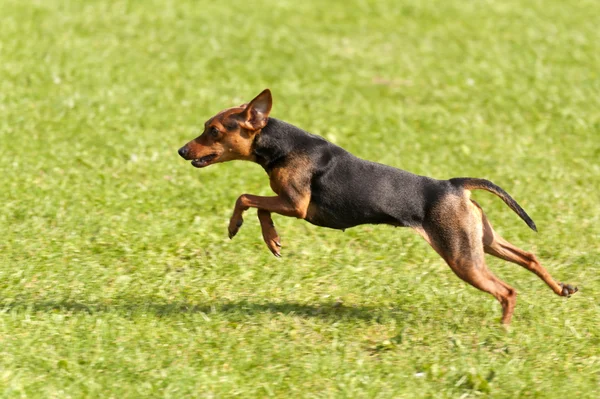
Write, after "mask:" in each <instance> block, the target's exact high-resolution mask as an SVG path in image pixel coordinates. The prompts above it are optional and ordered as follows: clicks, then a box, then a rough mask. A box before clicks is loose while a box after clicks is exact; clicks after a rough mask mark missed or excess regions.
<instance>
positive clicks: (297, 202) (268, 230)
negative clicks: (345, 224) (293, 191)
mask: <svg viewBox="0 0 600 399" xmlns="http://www.w3.org/2000/svg"><path fill="white" fill-rule="evenodd" d="M308 200H309V198H308V197H306V198H304V197H294V199H291V198H289V199H288V198H286V197H282V196H279V195H278V196H275V197H260V196H258V195H251V194H243V195H240V197H239V198H238V199H237V201H236V202H235V208H234V210H233V215H232V216H231V220H230V221H229V238H233V237H234V236H235V235H236V234H237V232H238V231H239V229H240V227H241V226H242V224H243V223H244V218H243V216H242V215H243V213H244V211H246V210H248V209H249V208H257V209H258V210H259V213H258V218H259V220H260V223H261V228H262V231H263V238H264V239H265V242H266V243H267V246H268V247H269V249H270V250H271V252H273V254H274V255H275V256H280V255H279V249H278V247H279V245H278V244H279V237H278V236H277V232H276V231H275V228H274V227H273V220H272V219H271V215H270V214H271V212H275V213H278V214H280V215H283V216H292V217H297V218H300V219H304V218H305V217H306V210H307V208H308V202H309V201H308Z"/></svg>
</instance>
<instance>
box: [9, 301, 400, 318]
mask: <svg viewBox="0 0 600 399" xmlns="http://www.w3.org/2000/svg"><path fill="white" fill-rule="evenodd" d="M0 312H2V313H6V312H19V313H20V312H43V313H46V312H71V313H88V314H94V313H117V314H127V315H140V314H152V315H155V316H157V317H169V316H177V315H181V314H205V315H209V316H210V315H215V314H221V315H225V316H231V317H234V318H235V317H236V316H237V317H239V316H255V315H260V314H273V315H277V314H281V315H286V316H298V317H304V318H321V319H330V320H343V319H355V320H367V321H368V320H379V319H380V318H382V317H385V316H386V315H387V316H390V314H393V315H394V316H396V317H397V316H398V315H399V314H404V315H407V314H409V313H411V312H410V311H409V310H407V309H401V308H392V309H390V308H387V307H373V306H345V305H343V304H341V303H337V302H327V303H313V304H303V303H297V302H260V303H259V302H249V301H246V300H243V301H238V302H212V303H204V304H193V303H187V302H174V303H152V302H139V299H138V301H137V302H134V303H126V304H123V303H115V304H102V303H90V304H84V303H80V302H72V301H47V302H13V303H11V304H7V305H4V306H2V307H0Z"/></svg>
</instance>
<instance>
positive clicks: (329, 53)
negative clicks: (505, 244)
mask: <svg viewBox="0 0 600 399" xmlns="http://www.w3.org/2000/svg"><path fill="white" fill-rule="evenodd" d="M598 26H600V5H599V4H598V2H596V1H593V0H590V1H580V2H565V1H558V0H548V1H541V0H535V1H525V0H522V1H516V0H508V1H493V0H489V1H475V0H474V1H458V0H448V1H441V0H439V1H434V2H409V1H402V2H399V1H392V0H390V1H386V2H383V1H377V2H376V1H367V0H350V1H348V0H346V1H328V2H323V1H317V0H309V1H302V2H297V1H291V0H284V1H272V2H269V1H256V2H246V1H241V0H237V1H232V2H212V1H191V0H182V1H167V0H165V1H158V0H155V1H154V0H153V1H85V2H84V1H75V0H71V1H57V0H45V1H42V0H37V1H21V0H2V1H0V150H1V151H2V155H1V157H0V200H1V204H2V205H1V208H0V232H1V234H2V239H1V240H0V392H1V397H7V398H13V397H15V398H17V397H18V398H24V397H32V398H38V397H39V398H67V397H72V398H83V397H106V398H108V397H112V398H142V397H165V398H183V397H207V398H209V397H215V398H217V397H223V398H225V397H244V398H258V397H280V398H294V397H307V398H321V397H323V398H324V397H352V398H363V397H364V398H367V397H369V398H370V397H378V398H392V397H393V398H414V397H419V398H420V397H427V398H455V397H462V398H465V397H488V396H489V397H493V398H516V397H536V398H550V397H551V398H557V397H562V398H566V397H568V398H572V397H573V398H594V397H597V395H598V392H599V391H600V299H599V298H600V296H599V291H600V277H599V274H598V271H599V263H600V96H599V93H600V75H599V74H600V44H599V43H600V30H599V29H598ZM265 87H269V88H271V90H272V91H273V94H274V109H273V112H272V116H275V117H277V118H279V119H284V120H286V121H288V122H291V123H293V124H296V125H297V126H300V127H302V128H304V129H306V130H309V131H311V132H313V133H316V134H320V135H322V136H324V137H326V138H328V139H329V140H331V141H333V142H335V143H337V144H339V145H341V146H343V147H344V148H346V149H348V150H350V151H351V152H353V153H355V154H356V155H358V156H360V157H362V158H367V159H371V160H375V161H378V162H381V163H386V164H389V165H393V166H396V167H399V168H403V169H407V170H410V171H412V172H415V173H418V174H424V175H429V176H433V177H436V178H440V179H442V178H450V177H456V176H474V177H483V178H487V179H490V180H492V181H493V182H495V183H496V184H498V185H500V186H502V187H503V188H505V189H506V190H507V191H508V192H509V193H511V195H513V197H514V198H515V199H517V200H518V201H519V203H520V204H521V205H522V206H523V207H524V208H525V209H526V210H527V212H528V213H529V214H530V215H531V217H532V218H533V219H534V220H535V222H536V223H537V226H538V229H539V233H538V234H535V233H533V232H532V231H530V230H529V229H528V228H527V226H526V225H525V224H524V223H523V222H522V221H521V220H520V219H519V218H518V217H517V216H516V215H515V214H514V213H512V212H511V211H510V210H509V209H508V208H507V207H506V206H505V205H504V204H503V203H502V201H500V200H499V199H498V198H496V197H494V196H492V195H491V194H487V193H485V192H476V193H474V198H476V199H477V201H478V202H479V203H480V204H481V205H482V206H483V208H484V209H485V210H486V212H487V214H488V216H489V218H490V220H491V221H492V222H493V223H494V227H495V228H496V230H497V231H498V232H500V233H501V234H502V235H503V236H504V237H505V238H507V239H508V240H510V241H511V242H513V243H514V244H516V245H518V246H519V247H522V248H524V249H527V250H531V251H534V252H535V253H536V254H537V255H538V256H539V258H540V259H541V260H542V263H543V265H544V266H545V267H546V268H547V269H548V270H549V271H550V273H551V274H552V275H553V276H554V277H555V278H556V279H557V280H559V281H566V282H570V283H574V284H576V285H578V286H579V288H580V292H579V293H577V294H576V295H575V296H573V297H572V298H571V299H565V298H559V297H557V296H555V295H554V294H553V293H552V292H551V291H550V290H549V289H548V288H547V287H546V286H545V284H544V283H543V282H542V281H541V280H540V279H538V278H537V277H536V276H534V275H533V274H531V273H529V272H527V271H526V270H524V269H522V268H520V267H518V266H516V265H512V264H508V263H505V262H502V261H499V260H498V259H495V258H488V260H489V265H490V267H491V268H492V269H493V270H494V271H495V273H496V274H497V275H499V276H500V277H501V278H502V279H503V280H505V281H507V282H508V283H509V284H511V285H513V286H514V287H515V288H516V289H517V290H518V292H519V297H518V302H517V307H516V312H515V316H514V318H513V324H512V326H511V328H510V329H509V330H505V329H504V328H503V327H502V326H501V325H500V323H499V319H500V314H501V312H500V305H499V304H498V303H497V302H496V301H495V300H494V299H493V298H492V297H491V296H489V295H487V294H484V293H481V292H479V291H477V290H475V289H474V288H472V287H470V286H468V285H467V284H465V283H463V282H462V281H460V280H459V279H458V278H456V277H455V276H454V275H453V274H452V272H451V271H450V269H449V268H448V267H447V266H446V265H445V264H444V262H443V261H442V260H441V259H440V258H439V257H438V256H437V255H436V254H435V253H434V251H433V250H432V249H431V248H430V247H429V246H428V245H427V244H426V243H425V242H424V241H423V240H422V239H421V238H420V237H418V236H417V235H416V234H414V233H413V232H411V231H410V230H408V229H394V228H391V227H386V226H361V227H357V228H354V229H351V230H348V231H346V232H345V233H342V232H338V231H334V230H327V229H320V228H317V227H315V226H312V225H310V224H308V223H306V222H303V221H301V220H297V219H290V218H284V217H280V216H274V220H275V223H276V225H277V227H278V231H279V233H280V235H281V236H282V244H283V251H282V254H283V258H282V259H276V258H275V257H273V256H272V255H271V253H270V252H269V251H268V249H267V248H266V246H265V245H264V244H263V242H262V238H261V235H260V227H259V224H258V221H257V219H256V212H255V211H252V210H251V211H249V212H248V214H247V216H246V222H245V224H244V226H243V227H242V229H241V230H240V232H239V233H238V235H237V236H236V237H235V238H234V239H233V240H232V241H230V240H229V239H228V237H227V223H228V219H229V216H230V215H231V211H232V209H233V205H234V203H235V200H236V198H237V197H238V195H240V194H242V193H253V194H259V195H269V193H270V189H269V184H268V179H267V176H266V174H265V173H264V171H263V170H262V169H261V168H260V167H259V166H258V165H254V164H250V163H244V162H237V163H236V162H233V163H228V164H220V165H215V166H211V167H209V168H207V169H202V170H197V169H194V168H193V167H191V166H190V165H189V163H186V162H184V161H183V160H181V159H180V158H179V156H178V155H177V149H178V148H179V147H180V146H181V145H183V144H184V143H185V142H187V141H188V140H190V139H192V138H194V137H195V136H197V135H198V134H199V133H200V132H201V129H202V126H203V123H204V121H205V120H206V119H207V118H208V117H210V116H212V115H213V114H214V113H216V112H217V111H219V110H221V109H223V108H225V107H229V106H233V105H237V104H240V103H242V102H245V101H248V100H250V99H251V98H252V97H253V96H255V95H256V94H258V93H259V92H260V91H261V90H263V89H264V88H265Z"/></svg>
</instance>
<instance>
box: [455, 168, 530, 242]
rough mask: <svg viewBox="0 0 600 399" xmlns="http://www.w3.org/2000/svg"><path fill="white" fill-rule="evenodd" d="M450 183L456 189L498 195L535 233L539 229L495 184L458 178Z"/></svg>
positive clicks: (487, 181) (515, 202)
mask: <svg viewBox="0 0 600 399" xmlns="http://www.w3.org/2000/svg"><path fill="white" fill-rule="evenodd" d="M450 183H451V184H452V185H454V186H456V187H461V188H464V189H467V190H485V191H489V192H490V193H493V194H496V195H497V196H498V197H500V198H502V201H504V203H506V205H508V206H509V208H510V209H512V210H513V211H514V212H515V213H516V214H517V215H519V217H520V218H521V219H523V221H525V223H527V226H529V228H530V229H531V230H533V231H537V227H535V223H534V222H533V220H531V218H530V217H529V215H528V214H527V212H525V211H524V210H523V208H521V206H520V205H519V204H518V203H517V201H515V200H514V199H513V198H512V197H511V196H510V195H509V194H508V193H507V192H506V191H504V190H503V189H502V188H500V187H498V186H497V185H495V184H494V183H492V182H491V181H489V180H485V179H475V178H471V177H456V178H454V179H450Z"/></svg>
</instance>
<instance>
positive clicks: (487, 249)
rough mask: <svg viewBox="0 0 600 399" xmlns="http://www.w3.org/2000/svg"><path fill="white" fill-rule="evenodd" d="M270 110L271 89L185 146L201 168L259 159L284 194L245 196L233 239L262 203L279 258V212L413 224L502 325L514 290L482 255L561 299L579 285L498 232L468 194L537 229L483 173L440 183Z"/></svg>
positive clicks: (334, 221) (327, 221)
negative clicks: (480, 194)
mask: <svg viewBox="0 0 600 399" xmlns="http://www.w3.org/2000/svg"><path fill="white" fill-rule="evenodd" d="M271 106H272V97H271V92H270V91H269V90H268V89H267V90H265V91H263V92H262V93H260V94H259V95H258V96H257V97H256V98H255V99H253V100H252V101H251V102H250V103H248V104H244V105H241V106H239V107H234V108H229V109H226V110H224V111H221V112H219V113H218V114H217V115H215V116H213V117H212V118H210V119H209V120H208V121H207V122H206V123H205V125H204V132H203V133H202V135H201V136H199V137H198V138H196V139H194V140H192V141H190V142H189V143H187V144H186V145H185V146H183V147H182V148H181V149H180V150H179V155H181V156H182V157H183V158H184V159H186V160H191V161H192V165H193V166H195V167H197V168H202V167H205V166H208V165H211V164H214V163H219V162H226V161H233V160H236V159H241V160H247V161H252V162H256V163H258V164H259V165H261V166H262V167H263V168H264V169H265V171H266V172H267V174H268V175H269V180H270V183H271V188H272V189H273V191H274V192H275V193H276V194H277V195H276V196H273V197H261V196H256V195H251V194H243V195H241V196H240V197H239V198H238V200H237V201H236V203H235V208H234V210H233V215H232V216H231V220H230V222H229V237H230V238H233V236H235V235H236V233H237V232H238V230H239V228H240V227H241V226H242V222H243V219H242V214H243V213H244V211H246V210H247V209H248V208H257V209H258V219H259V221H260V225H261V229H262V235H263V238H264V240H265V242H266V244H267V246H268V247H269V249H270V250H271V252H272V253H273V254H274V255H275V256H280V252H279V248H280V247H281V245H280V242H279V236H278V235H277V232H276V231H275V227H274V225H273V221H272V219H271V213H272V212H275V213H278V214H280V215H284V216H293V217H297V218H300V219H305V220H307V221H308V222H310V223H312V224H315V225H317V226H323V227H330V228H333V229H341V230H344V229H347V228H349V227H353V226H357V225H360V224H389V225H392V226H405V227H412V228H413V229H415V230H416V231H417V232H418V233H419V234H420V235H421V236H423V238H425V240H426V241H427V242H428V243H429V244H430V245H431V246H432V247H433V249H435V250H436V251H437V252H438V253H439V254H440V255H441V256H442V258H444V260H445V261H446V262H447V263H448V265H450V268H451V269H452V270H453V271H454V273H456V275H457V276H458V277H460V278H461V279H463V280H464V281H466V282H468V283H469V284H471V285H473V286H474V287H476V288H479V289H480V290H482V291H485V292H489V293H490V294H492V295H493V296H494V297H495V298H496V299H497V300H498V301H500V303H501V304H502V322H503V323H505V324H508V323H510V320H511V317H512V314H513V311H514V307H515V302H516V297H517V293H516V291H515V289H514V288H512V287H511V286H509V285H508V284H506V283H505V282H503V281H501V280H500V279H498V278H497V277H496V276H494V275H493V274H492V272H491V271H490V270H489V269H488V268H487V267H486V264H485V260H484V253H488V254H491V255H494V256H497V257H499V258H501V259H504V260H507V261H510V262H514V263H516V264H518V265H521V266H523V267H525V268H526V269H527V270H529V271H531V272H533V273H535V274H537V275H538V276H539V277H540V278H541V279H542V280H544V282H545V283H546V284H548V286H549V287H550V288H551V289H552V291H554V292H555V293H556V294H557V295H560V296H567V297H568V296H570V295H571V294H573V293H574V292H576V291H577V288H576V287H573V286H571V285H568V284H562V283H558V282H556V281H555V280H554V279H553V278H552V277H551V276H550V274H549V273H548V272H547V271H546V269H544V268H543V267H542V265H541V264H540V263H539V261H538V260H537V258H536V257H535V256H534V255H533V254H531V253H529V252H525V251H523V250H522V249H519V248H517V247H515V246H514V245H512V244H510V243H509V242H507V241H506V240H504V239H503V238H502V237H500V236H499V235H498V234H497V233H496V232H495V231H494V229H492V226H491V225H490V223H489V222H488V220H487V218H486V216H485V215H484V213H483V210H482V209H481V207H480V206H479V205H478V204H477V203H476V202H475V201H473V200H472V199H470V191H468V190H473V189H482V190H486V191H489V192H492V193H494V194H496V195H497V196H499V197H500V198H501V199H502V200H503V201H504V202H505V203H506V204H507V205H508V206H509V207H510V209H512V210H513V211H514V212H516V213H517V215H519V217H521V219H523V220H524V221H525V223H527V225H528V226H529V227H530V228H531V229H533V230H536V227H535V224H534V223H533V221H532V220H531V218H530V217H529V216H528V215H527V213H525V211H524V210H523V209H522V208H521V207H520V206H519V204H517V202H516V201H515V200H514V199H512V198H511V196H510V195H508V193H506V192H505V191H504V190H503V189H501V188H500V187H498V186H496V185H495V184H493V183H491V182H489V181H487V180H484V179H474V178H455V179H450V180H435V179H432V178H429V177H424V176H417V175H414V174H412V173H409V172H406V171H404V170H400V169H396V168H393V167H390V166H386V165H381V164H378V163H374V162H369V161H365V160H363V159H360V158H357V157H355V156H354V155H352V154H350V153H349V152H347V151H345V150H344V149H342V148H340V147H338V146H336V145H334V144H332V143H330V142H328V141H326V140H325V139H323V138H321V137H319V136H315V135H312V134H310V133H307V132H305V131H304V130H302V129H299V128H297V127H295V126H292V125H290V124H288V123H285V122H283V121H280V120H277V119H274V118H270V117H269V113H270V111H271Z"/></svg>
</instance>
